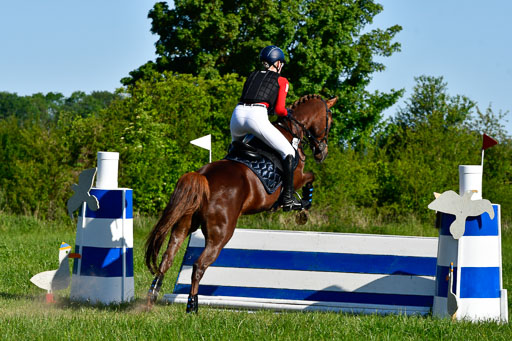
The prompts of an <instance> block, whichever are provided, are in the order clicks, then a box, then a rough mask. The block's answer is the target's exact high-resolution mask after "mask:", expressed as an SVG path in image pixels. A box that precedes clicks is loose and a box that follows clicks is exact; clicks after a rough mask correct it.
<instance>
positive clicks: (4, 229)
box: [0, 214, 512, 340]
mask: <svg viewBox="0 0 512 341" xmlns="http://www.w3.org/2000/svg"><path fill="white" fill-rule="evenodd" d="M311 218H312V219H311V220H312V221H314V222H315V221H316V223H308V224H306V225H304V226H299V227H297V226H295V229H300V230H324V231H325V230H328V231H337V232H364V233H390V234H409V235H416V234H417V235H436V234H437V231H436V230H435V229H434V228H432V227H430V226H426V225H422V224H419V223H417V222H415V221H414V219H411V221H409V222H404V223H402V224H392V225H389V224H388V225H378V226H372V225H364V224H363V226H362V227H359V228H351V227H342V228H339V227H338V228H337V227H336V226H334V225H328V224H327V225H326V224H323V223H322V218H321V217H320V218H319V217H314V216H313V217H311ZM293 219H294V218H293V217H291V216H290V215H279V214H276V215H272V216H270V215H260V216H254V217H244V218H243V219H242V220H241V225H242V226H246V227H255V228H275V227H277V226H278V225H280V226H292V225H295V224H293ZM154 222H155V220H154V219H152V218H141V217H137V218H136V219H135V220H134V271H135V289H136V292H135V301H134V302H133V303H129V304H122V305H112V306H89V305H85V304H77V303H74V302H70V301H69V299H68V297H69V289H68V290H67V291H63V292H59V293H57V294H56V298H57V303H56V304H51V305H49V304H46V303H45V298H44V296H45V293H44V292H43V291H42V290H41V289H39V288H37V287H35V286H34V285H32V283H30V282H29V279H30V277H31V276H33V275H34V274H36V273H38V272H41V271H44V270H51V269H55V268H57V266H58V260H57V253H58V246H59V245H60V243H61V242H62V241H66V242H68V243H69V244H71V245H73V244H74V239H75V226H74V225H73V224H71V222H66V223H62V222H61V223H59V222H48V221H39V220H37V219H34V218H31V217H22V216H10V215H6V214H0V235H1V238H0V338H2V339H7V340H19V339H30V340H57V339H59V340H61V339H73V340H75V339H80V340H82V339H90V340H97V339H109V340H111V339H116V340H118V339H121V338H122V339H126V340H141V339H166V340H171V339H208V340H224V339H227V340H238V339H248V340H261V339H264V340H274V339H279V340H315V339H324V340H325V339H346V340H354V339H356V340H358V339H359V340H366V339H384V340H395V339H422V340H423V339H436V340H438V339H447V338H450V339H464V340H476V339H483V340H510V339H512V328H511V326H510V324H497V323H493V322H489V323H469V322H458V323H452V322H451V321H449V320H439V319H436V318H433V317H431V316H426V317H418V316H410V317H406V316H397V315H390V316H375V315H349V314H338V313H317V312H315V313H300V312H286V313H274V312H271V311H257V312H254V313H251V312H247V311H230V310H220V309H213V308H207V307H200V311H199V314H198V315H197V316H196V315H192V316H191V315H187V314H185V307H184V305H167V304H165V303H162V302H161V301H160V302H159V303H157V304H156V306H155V308H154V309H153V310H152V311H151V312H149V313H148V312H144V311H143V309H142V306H143V303H144V297H145V294H146V291H147V289H148V287H149V284H150V282H151V280H152V276H151V275H150V274H149V272H148V271H147V270H146V269H145V267H144V264H143V244H144V240H145V237H146V235H147V233H148V231H149V229H150V228H151V227H152V225H153V224H154ZM502 247H503V250H502V253H503V266H504V268H503V272H504V287H505V288H508V289H509V290H512V285H511V284H512V283H511V277H512V276H511V274H512V268H511V266H512V233H510V231H509V230H508V229H507V230H505V231H503V245H502ZM184 248H185V245H184V246H183V247H182V249H181V250H180V253H179V254H178V256H177V260H178V261H177V262H176V263H175V264H174V265H173V267H172V269H171V270H170V271H169V273H168V275H167V276H166V279H165V282H164V285H163V287H162V293H169V292H171V291H172V287H173V285H174V282H175V279H176V276H177V273H178V270H179V266H180V264H179V263H180V260H181V258H182V257H183V253H184ZM510 301H512V298H511V297H510V295H509V302H510ZM509 311H510V304H509Z"/></svg>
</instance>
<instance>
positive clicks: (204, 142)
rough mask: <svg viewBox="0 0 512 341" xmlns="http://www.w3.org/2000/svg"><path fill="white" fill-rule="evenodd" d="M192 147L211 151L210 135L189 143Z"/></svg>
mask: <svg viewBox="0 0 512 341" xmlns="http://www.w3.org/2000/svg"><path fill="white" fill-rule="evenodd" d="M190 143H192V144H193V145H196V146H198V147H201V148H204V149H208V150H211V149H212V135H211V134H208V135H206V136H203V137H200V138H198V139H195V140H192V141H190Z"/></svg>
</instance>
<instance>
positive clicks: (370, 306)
mask: <svg viewBox="0 0 512 341" xmlns="http://www.w3.org/2000/svg"><path fill="white" fill-rule="evenodd" d="M460 168H461V179H460V188H459V191H460V193H461V194H462V193H465V192H466V191H468V190H469V191H473V192H476V193H477V198H479V199H481V191H482V190H481V178H482V176H481V175H482V171H481V168H480V170H477V171H476V172H475V167H468V166H461V167H460ZM468 169H469V171H468ZM465 172H467V174H465ZM492 207H493V210H494V213H495V214H494V219H491V218H490V216H489V214H488V213H483V214H482V215H480V216H476V217H469V218H467V220H466V223H465V231H464V233H463V235H462V237H460V238H458V239H454V237H453V236H452V235H451V234H450V232H449V226H450V225H451V223H452V222H453V221H454V219H455V217H454V216H453V215H450V214H443V213H441V222H442V223H441V228H440V230H439V238H428V237H406V236H391V235H365V234H345V233H322V232H317V233H315V232H297V231H294V232H291V231H272V230H250V229H237V230H235V233H234V235H233V237H232V238H231V240H230V241H229V242H228V244H227V245H226V246H225V247H224V249H223V250H222V251H221V253H220V255H219V257H218V259H217V260H216V261H215V262H214V263H213V264H212V265H211V266H210V267H209V268H208V270H207V271H206V272H205V274H204V277H203V278H202V280H201V283H200V285H199V304H200V305H208V306H216V307H229V308H235V309H238V308H245V309H275V310H304V311H308V310H318V311H343V312H350V313H379V314H386V313H402V314H428V313H430V312H432V313H433V315H434V316H438V317H448V316H450V315H451V317H452V318H453V319H468V320H472V321H479V320H499V321H502V322H506V321H508V306H507V290H506V289H503V283H502V281H503V276H502V264H501V217H500V214H501V212H500V206H499V205H492ZM204 243H205V241H204V236H203V235H202V233H201V231H196V232H194V233H193V234H192V235H191V237H190V240H189V244H188V246H187V250H186V253H185V256H184V258H183V262H182V268H181V270H180V273H179V275H178V278H177V280H176V284H175V287H174V290H173V293H172V294H167V295H164V300H166V301H168V302H170V303H187V297H188V293H189V290H190V285H191V275H192V267H193V264H194V262H195V260H196V259H197V258H198V257H199V255H200V254H201V252H202V250H203V248H204ZM451 264H453V267H454V268H453V269H454V271H453V278H452V288H451V290H450V288H449V285H448V283H449V276H448V275H449V271H450V265H451ZM450 293H451V294H452V295H453V297H454V299H455V300H456V306H455V311H456V312H455V313H453V314H452V313H450V314H449V313H448V311H449V309H448V307H447V303H448V302H447V301H448V298H447V297H448V295H449V294H450ZM452 309H453V307H452Z"/></svg>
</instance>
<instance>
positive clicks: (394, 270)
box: [183, 247, 437, 276]
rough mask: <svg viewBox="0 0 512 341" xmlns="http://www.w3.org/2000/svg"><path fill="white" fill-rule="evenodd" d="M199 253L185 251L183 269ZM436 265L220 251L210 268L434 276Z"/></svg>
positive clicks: (417, 260) (402, 259) (401, 259)
mask: <svg viewBox="0 0 512 341" xmlns="http://www.w3.org/2000/svg"><path fill="white" fill-rule="evenodd" d="M202 251H203V248H201V247H189V248H188V249H187V253H186V254H185V257H184V258H183V265H193V264H194V262H195V261H196V259H197V258H198V257H199V255H200V254H201V252H202ZM436 263H437V259H436V258H435V257H407V256H390V255H360V254H349V253H325V252H299V251H277V250H247V249H223V250H222V251H221V252H220V255H219V257H218V258H217V260H216V261H215V262H214V263H213V264H212V265H211V266H220V267H232V268H249V269H283V270H303V271H327V272H353V273H367V274H389V275H414V276H435V275H436Z"/></svg>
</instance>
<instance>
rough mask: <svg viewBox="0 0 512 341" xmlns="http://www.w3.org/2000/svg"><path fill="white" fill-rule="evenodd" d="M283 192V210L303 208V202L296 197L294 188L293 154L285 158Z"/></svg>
mask: <svg viewBox="0 0 512 341" xmlns="http://www.w3.org/2000/svg"><path fill="white" fill-rule="evenodd" d="M283 171H284V174H283V193H282V194H281V205H283V211H285V212H287V211H291V210H301V209H302V204H301V203H300V201H299V200H297V198H296V197H295V195H294V193H295V189H294V188H293V156H292V155H288V156H286V158H285V159H284V160H283Z"/></svg>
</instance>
